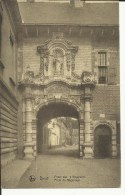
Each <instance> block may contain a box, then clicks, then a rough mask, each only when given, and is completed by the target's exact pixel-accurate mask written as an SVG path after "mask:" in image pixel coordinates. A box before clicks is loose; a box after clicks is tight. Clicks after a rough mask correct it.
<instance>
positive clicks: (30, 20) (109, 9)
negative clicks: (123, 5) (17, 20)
mask: <svg viewBox="0 0 125 195" xmlns="http://www.w3.org/2000/svg"><path fill="white" fill-rule="evenodd" d="M18 4H19V10H20V14H21V18H22V21H23V23H24V24H43V25H44V24H51V25H52V24H67V25H68V24H73V25H74V24H76V25H118V24H119V17H118V16H119V4H118V3H86V4H85V5H84V6H83V7H80V8H75V7H73V6H71V5H70V4H68V3H50V2H49V3H47V2H37V3H28V2H27V3H26V2H20V3H18Z"/></svg>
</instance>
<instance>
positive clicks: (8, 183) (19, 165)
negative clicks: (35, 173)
mask: <svg viewBox="0 0 125 195" xmlns="http://www.w3.org/2000/svg"><path fill="white" fill-rule="evenodd" d="M31 162H32V161H28V160H19V159H16V160H14V161H12V162H11V163H9V164H8V165H6V166H4V167H2V168H1V188H16V186H17V185H18V183H19V180H20V178H21V177H22V175H23V174H24V173H25V171H26V170H27V169H28V167H29V166H30V165H31Z"/></svg>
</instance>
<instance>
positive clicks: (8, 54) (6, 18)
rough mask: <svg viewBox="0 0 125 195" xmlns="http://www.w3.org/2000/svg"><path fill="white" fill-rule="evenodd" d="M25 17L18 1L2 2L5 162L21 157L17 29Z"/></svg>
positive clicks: (0, 120)
mask: <svg viewBox="0 0 125 195" xmlns="http://www.w3.org/2000/svg"><path fill="white" fill-rule="evenodd" d="M20 23H21V17H20V13H19V9H18V4H17V2H16V0H13V1H6V0H4V1H3V0H2V1H0V111H1V112H0V141H1V163H2V165H3V164H6V163H8V162H10V161H11V160H13V159H14V158H15V157H16V156H17V148H18V147H17V145H18V144H17V137H18V105H19V102H18V100H17V82H18V81H17V47H18V46H17V28H18V25H20Z"/></svg>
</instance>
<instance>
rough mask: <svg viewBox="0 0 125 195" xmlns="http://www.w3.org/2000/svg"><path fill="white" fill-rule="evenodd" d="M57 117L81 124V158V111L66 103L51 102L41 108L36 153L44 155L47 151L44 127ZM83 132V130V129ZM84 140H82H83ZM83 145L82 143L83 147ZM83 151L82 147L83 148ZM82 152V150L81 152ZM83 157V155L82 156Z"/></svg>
mask: <svg viewBox="0 0 125 195" xmlns="http://www.w3.org/2000/svg"><path fill="white" fill-rule="evenodd" d="M56 117H72V118H76V119H77V120H78V122H79V130H78V136H79V144H78V145H79V148H78V152H79V156H80V154H81V153H80V128H81V125H80V120H79V118H80V113H79V111H78V110H77V109H76V108H75V107H74V106H73V105H72V104H67V103H66V102H56V101H55V102H54V101H53V102H50V103H48V104H47V105H43V106H42V107H40V109H39V111H38V112H37V131H36V134H37V139H36V148H37V149H36V152H37V153H42V152H43V151H44V150H45V143H43V126H44V125H45V124H46V123H47V122H48V121H49V120H50V119H52V118H56ZM81 130H82V129H81ZM81 139H82V138H81ZM82 144H83V143H81V146H82ZM81 149H82V147H81ZM81 152H82V150H81ZM81 156H82V154H81Z"/></svg>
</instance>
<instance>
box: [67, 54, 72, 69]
mask: <svg viewBox="0 0 125 195" xmlns="http://www.w3.org/2000/svg"><path fill="white" fill-rule="evenodd" d="M70 64H71V53H70V52H67V54H66V65H67V70H68V72H69V71H70Z"/></svg>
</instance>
